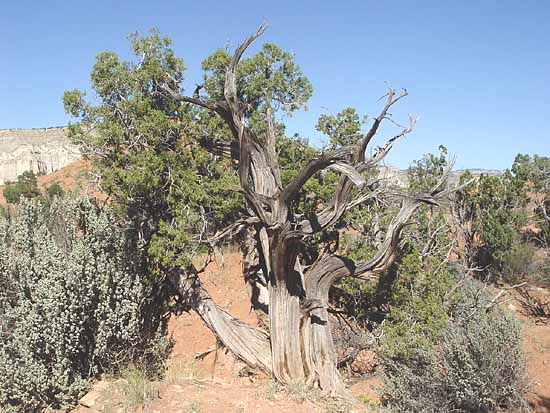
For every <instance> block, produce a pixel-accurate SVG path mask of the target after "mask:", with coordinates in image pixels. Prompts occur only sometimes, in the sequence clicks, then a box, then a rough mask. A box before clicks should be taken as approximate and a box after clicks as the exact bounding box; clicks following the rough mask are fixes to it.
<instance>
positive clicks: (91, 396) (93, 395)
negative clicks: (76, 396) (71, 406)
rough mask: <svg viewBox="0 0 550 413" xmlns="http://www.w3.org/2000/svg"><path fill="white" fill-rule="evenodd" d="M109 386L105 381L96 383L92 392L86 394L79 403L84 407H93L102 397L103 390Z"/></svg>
mask: <svg viewBox="0 0 550 413" xmlns="http://www.w3.org/2000/svg"><path fill="white" fill-rule="evenodd" d="M108 386H109V384H108V383H107V382H104V381H100V382H98V383H96V384H95V385H94V386H93V388H92V390H90V391H89V392H88V393H87V394H85V395H84V396H83V397H82V398H81V399H80V400H79V401H78V403H79V404H80V405H82V406H84V407H88V408H90V407H93V406H94V405H95V403H96V402H97V400H98V399H99V398H100V397H101V394H102V393H103V390H105V389H106V388H107V387H108Z"/></svg>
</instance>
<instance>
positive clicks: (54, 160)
mask: <svg viewBox="0 0 550 413" xmlns="http://www.w3.org/2000/svg"><path fill="white" fill-rule="evenodd" d="M80 158H81V154H80V152H79V150H78V148H77V147H76V146H74V145H71V144H70V143H69V140H68V138H67V134H66V129H65V128H62V127H59V128H43V129H0V185H2V184H4V183H5V182H6V181H13V180H16V179H17V177H18V176H19V175H21V174H22V173H23V172H25V171H33V172H34V173H36V174H49V173H52V172H54V171H56V170H58V169H61V168H63V167H64V166H66V165H68V164H70V163H71V162H74V161H76V160H78V159H80Z"/></svg>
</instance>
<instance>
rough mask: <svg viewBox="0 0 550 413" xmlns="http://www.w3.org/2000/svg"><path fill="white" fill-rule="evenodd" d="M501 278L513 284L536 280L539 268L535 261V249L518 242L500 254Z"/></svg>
mask: <svg viewBox="0 0 550 413" xmlns="http://www.w3.org/2000/svg"><path fill="white" fill-rule="evenodd" d="M501 261H502V278H503V280H505V281H507V282H510V283H515V282H519V281H522V280H531V279H534V278H536V276H537V275H538V274H537V272H539V270H540V268H538V267H539V265H537V262H536V260H535V247H533V246H532V245H530V244H528V243H526V242H520V243H517V244H514V245H513V246H512V247H511V248H510V249H509V250H508V251H506V252H504V253H503V254H502V260H501Z"/></svg>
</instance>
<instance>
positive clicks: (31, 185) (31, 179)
mask: <svg viewBox="0 0 550 413" xmlns="http://www.w3.org/2000/svg"><path fill="white" fill-rule="evenodd" d="M38 196H40V191H39V189H38V184H37V182H36V175H35V174H34V172H32V171H26V172H23V173H22V174H21V175H19V176H18V177H17V181H15V182H6V185H5V187H4V197H5V198H6V201H8V202H9V203H11V204H16V203H18V202H19V199H20V198H21V197H24V198H35V197H38Z"/></svg>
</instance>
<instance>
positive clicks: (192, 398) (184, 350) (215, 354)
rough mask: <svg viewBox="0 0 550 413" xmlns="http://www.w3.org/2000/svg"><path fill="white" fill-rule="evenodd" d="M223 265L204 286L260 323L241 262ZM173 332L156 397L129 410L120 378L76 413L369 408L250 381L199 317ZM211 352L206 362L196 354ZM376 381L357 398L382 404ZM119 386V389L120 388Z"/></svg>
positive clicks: (360, 388)
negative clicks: (168, 357)
mask: <svg viewBox="0 0 550 413" xmlns="http://www.w3.org/2000/svg"><path fill="white" fill-rule="evenodd" d="M223 261H224V265H223V266H222V260H221V259H220V258H219V257H218V258H217V259H216V261H215V262H213V263H211V264H210V265H209V266H208V267H207V270H206V272H205V273H204V276H203V278H202V279H203V282H204V284H205V286H206V288H207V289H208V291H209V292H210V294H211V295H212V297H213V299H214V300H215V301H216V303H218V304H219V305H221V306H222V307H224V308H226V309H228V310H229V311H230V312H231V313H232V314H234V315H235V316H237V317H239V318H241V319H243V320H245V321H247V322H249V323H257V321H258V320H257V318H256V316H255V314H254V312H251V311H250V307H249V305H248V304H247V302H248V297H247V292H246V289H245V288H244V283H243V282H242V280H241V277H240V276H239V275H240V274H241V265H242V264H241V258H240V256H239V255H238V254H236V253H229V254H225V255H224V259H223ZM169 331H170V334H171V336H172V338H173V339H174V340H175V345H174V349H173V351H172V353H171V355H170V359H169V361H168V371H167V374H166V377H165V378H164V379H163V380H162V381H160V382H157V383H154V384H153V386H154V390H153V393H154V394H153V397H152V399H153V400H151V401H149V402H148V403H146V405H145V406H128V405H127V403H126V401H125V400H124V398H125V396H124V394H123V393H124V390H123V387H124V386H119V384H120V379H119V380H118V381H117V380H114V381H113V380H108V381H107V384H105V383H104V382H99V383H96V384H95V386H94V388H93V389H92V391H91V393H92V394H93V395H92V398H93V397H97V399H96V400H95V401H94V402H93V406H92V407H84V406H78V407H77V408H76V409H75V410H74V411H73V412H74V413H88V412H90V413H91V412H124V411H136V412H149V413H157V412H158V413H160V412H163V413H180V412H181V413H192V412H197V413H198V412H201V413H204V412H213V413H218V412H219V413H222V412H223V413H225V412H242V413H248V412H262V413H275V412H283V413H285V412H288V413H290V412H351V411H355V412H363V411H368V410H366V409H367V408H368V406H367V405H366V404H365V405H362V404H357V405H347V404H344V403H337V402H334V401H329V400H324V399H321V397H320V395H317V394H312V393H311V392H310V391H308V390H306V389H302V388H299V387H297V388H290V389H278V388H277V386H276V385H275V384H274V383H273V382H272V381H271V379H270V378H268V377H266V376H249V375H248V372H247V369H246V368H245V366H244V365H243V364H242V363H240V362H238V361H236V360H235V359H234V358H233V357H232V356H231V355H229V354H226V352H225V351H224V350H223V349H217V350H215V349H216V340H215V338H214V335H213V334H212V333H211V332H210V330H208V328H206V327H205V326H204V324H203V322H202V321H201V320H200V318H199V317H198V316H197V315H196V314H187V313H184V314H182V315H180V316H178V317H173V318H172V319H171V320H170V323H169ZM209 350H213V351H212V352H210V353H209V354H208V355H206V356H205V357H204V358H203V359H201V360H197V359H196V355H197V354H199V353H202V352H205V351H209ZM380 384H381V381H380V380H379V379H378V378H376V377H373V378H370V379H368V380H362V381H360V382H357V383H355V384H353V385H352V392H353V393H354V395H355V396H361V398H362V399H363V400H365V401H366V402H367V403H369V401H370V402H372V404H375V402H376V401H377V400H378V399H379V396H378V394H377V393H376V391H375V388H376V387H377V386H379V385H380ZM117 387H118V388H117Z"/></svg>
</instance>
